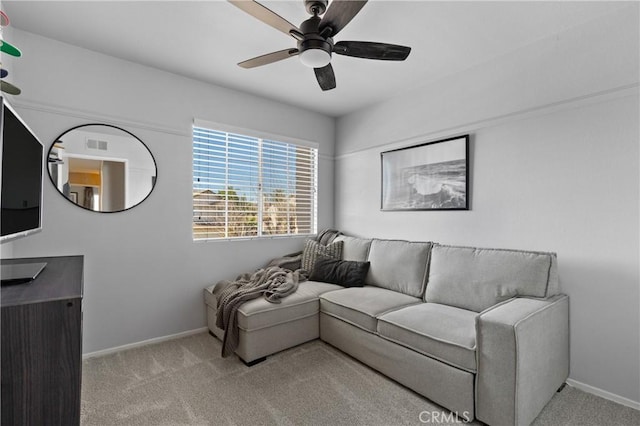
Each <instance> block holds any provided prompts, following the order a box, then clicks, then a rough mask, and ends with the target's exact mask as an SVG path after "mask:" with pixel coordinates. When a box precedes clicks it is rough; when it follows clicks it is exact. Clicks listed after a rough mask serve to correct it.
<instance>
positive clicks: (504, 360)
mask: <svg viewBox="0 0 640 426" xmlns="http://www.w3.org/2000/svg"><path fill="white" fill-rule="evenodd" d="M476 333H477V352H476V356H477V374H476V389H475V392H476V417H477V418H478V419H479V420H481V421H483V422H485V423H488V424H491V425H528V424H530V423H531V422H532V421H533V420H534V419H535V418H536V416H537V415H538V414H539V413H540V411H542V409H543V408H544V406H545V405H546V404H547V402H549V400H550V399H551V398H552V397H553V395H554V393H555V392H556V390H557V389H558V388H559V387H560V386H561V385H562V383H564V381H565V380H566V379H567V377H568V376H569V297H568V296H566V295H558V296H555V297H553V298H550V299H528V298H515V299H511V300H510V301H507V302H505V303H502V304H499V305H496V306H494V307H492V308H489V309H487V310H485V311H484V312H482V313H481V314H480V315H479V316H478V319H477V320H476Z"/></svg>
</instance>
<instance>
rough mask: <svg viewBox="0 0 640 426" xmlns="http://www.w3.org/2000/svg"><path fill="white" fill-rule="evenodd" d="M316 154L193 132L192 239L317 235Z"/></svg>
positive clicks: (200, 130)
mask: <svg viewBox="0 0 640 426" xmlns="http://www.w3.org/2000/svg"><path fill="white" fill-rule="evenodd" d="M317 157H318V150H317V149H316V148H311V147H308V146H304V145H296V144H293V143H286V142H278V141H273V140H268V139H261V138H255V137H251V136H244V135H239V134H234V133H229V132H224V131H218V130H212V129H207V128H204V127H199V126H195V125H194V127H193V239H194V240H205V239H216V238H248V237H267V236H279V235H299V234H315V233H316V212H317V207H316V204H317V196H316V185H317V163H318V162H317Z"/></svg>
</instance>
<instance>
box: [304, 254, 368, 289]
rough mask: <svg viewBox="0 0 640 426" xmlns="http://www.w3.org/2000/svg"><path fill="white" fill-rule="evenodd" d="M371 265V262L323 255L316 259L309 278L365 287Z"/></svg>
mask: <svg viewBox="0 0 640 426" xmlns="http://www.w3.org/2000/svg"><path fill="white" fill-rule="evenodd" d="M369 265H370V263H369V262H356V261H350V260H338V259H332V258H330V257H325V256H322V257H319V258H318V259H317V260H316V265H315V267H314V268H313V271H312V272H311V276H310V277H309V279H310V280H312V281H322V282H325V283H332V284H338V285H341V286H343V287H364V279H365V277H366V276H367V272H369Z"/></svg>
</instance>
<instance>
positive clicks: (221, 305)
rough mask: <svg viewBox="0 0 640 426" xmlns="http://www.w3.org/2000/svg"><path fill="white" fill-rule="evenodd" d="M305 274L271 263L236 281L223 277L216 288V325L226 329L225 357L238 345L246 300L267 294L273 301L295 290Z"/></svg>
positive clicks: (223, 342)
mask: <svg viewBox="0 0 640 426" xmlns="http://www.w3.org/2000/svg"><path fill="white" fill-rule="evenodd" d="M306 279H307V277H306V275H303V274H302V273H301V271H300V270H296V271H291V270H289V269H283V268H281V267H279V266H270V267H267V268H263V269H259V270H257V271H256V272H253V273H244V274H241V275H240V276H238V278H236V279H235V280H234V281H227V280H225V281H220V282H218V283H217V284H216V286H215V287H214V289H213V295H214V296H216V300H217V307H218V312H217V316H216V326H217V327H218V328H221V329H222V330H224V338H223V339H222V357H227V356H229V355H231V354H233V352H234V351H235V350H236V348H237V347H238V339H239V335H240V334H239V330H238V315H237V312H238V308H240V306H241V305H242V304H243V303H244V302H246V301H247V300H251V299H255V298H258V297H261V296H264V298H265V299H267V301H269V302H271V303H280V299H282V298H283V297H286V296H288V295H290V294H292V293H294V292H295V291H296V290H297V289H298V283H300V282H302V281H305V280H306Z"/></svg>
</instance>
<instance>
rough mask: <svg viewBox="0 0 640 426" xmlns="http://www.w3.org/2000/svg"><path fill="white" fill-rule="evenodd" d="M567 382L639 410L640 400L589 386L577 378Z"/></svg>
mask: <svg viewBox="0 0 640 426" xmlns="http://www.w3.org/2000/svg"><path fill="white" fill-rule="evenodd" d="M567 384H568V385H569V386H572V387H574V388H576V389H580V390H581V391H585V392H588V393H591V394H593V395H596V396H599V397H601V398H604V399H608V400H609V401H613V402H617V403H618V404H622V405H624V406H626V407H630V408H633V409H636V410H640V402H637V401H634V400H632V399H629V398H625V397H623V396H620V395H616V394H615V393H611V392H607V391H606V390H602V389H600V388H596V387H594V386H590V385H587V384H586V383H582V382H578V381H577V380H573V379H567Z"/></svg>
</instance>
